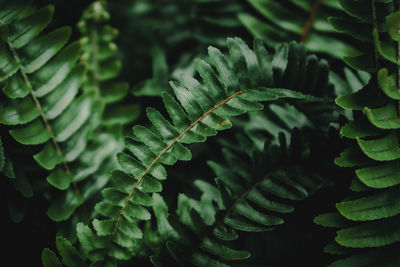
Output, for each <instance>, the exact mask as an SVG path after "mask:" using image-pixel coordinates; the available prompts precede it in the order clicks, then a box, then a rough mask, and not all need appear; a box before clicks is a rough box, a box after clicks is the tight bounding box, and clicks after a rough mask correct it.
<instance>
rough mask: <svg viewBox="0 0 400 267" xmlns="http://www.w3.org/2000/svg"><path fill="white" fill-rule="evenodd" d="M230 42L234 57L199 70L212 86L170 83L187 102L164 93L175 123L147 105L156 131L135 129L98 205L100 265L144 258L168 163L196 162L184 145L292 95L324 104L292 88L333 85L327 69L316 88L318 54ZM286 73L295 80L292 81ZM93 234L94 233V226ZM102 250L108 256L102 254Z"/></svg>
mask: <svg viewBox="0 0 400 267" xmlns="http://www.w3.org/2000/svg"><path fill="white" fill-rule="evenodd" d="M227 44H228V48H229V56H225V55H224V54H222V52H221V51H220V50H218V49H216V48H213V47H210V48H209V49H208V52H209V57H210V63H207V62H206V61H204V60H200V59H198V60H197V62H196V70H197V72H198V73H199V75H200V77H201V78H202V82H203V83H204V86H202V85H201V83H200V82H199V81H198V80H196V79H194V78H192V77H187V76H182V77H181V80H180V82H179V83H178V82H175V81H173V82H171V83H170V85H171V87H172V89H173V91H174V93H175V96H176V98H177V99H178V101H179V102H180V103H178V102H177V100H175V98H174V97H173V96H172V95H170V94H169V93H166V92H165V93H163V94H162V99H163V102H164V105H165V108H166V110H167V113H168V115H169V117H170V118H171V120H172V123H171V122H169V121H168V120H167V119H166V118H165V117H164V116H163V115H162V114H161V113H160V112H159V111H158V110H156V109H154V108H147V110H146V113H147V117H148V118H149V120H150V121H151V123H152V127H151V128H147V127H144V126H140V125H137V126H134V127H133V133H134V137H133V138H129V139H127V141H126V144H127V149H128V150H129V152H130V153H121V154H119V155H118V160H119V163H120V165H121V167H122V168H123V169H124V171H125V172H121V171H115V172H114V173H113V181H114V184H113V187H110V188H106V189H104V190H103V191H102V193H103V196H104V198H105V200H104V201H102V202H100V203H98V204H97V205H96V210H97V212H99V213H100V214H101V215H103V216H105V219H100V220H99V219H95V220H94V221H93V223H92V225H93V227H94V229H95V231H96V234H95V233H93V232H91V234H90V238H91V239H92V240H93V242H97V240H99V239H101V240H103V239H106V240H108V241H109V242H108V243H103V244H102V245H100V247H96V246H93V245H91V246H86V247H85V248H86V249H87V253H89V254H91V253H95V252H98V253H96V256H95V257H93V258H92V260H98V259H99V258H100V259H101V260H103V259H105V260H106V259H107V256H108V257H111V258H117V259H120V260H127V259H129V258H130V257H131V256H132V253H137V252H136V251H138V248H137V246H138V241H136V240H138V239H141V238H142V237H143V233H142V231H141V230H140V228H139V227H138V226H137V223H138V222H139V221H142V220H149V219H150V214H149V212H148V211H147V210H146V209H145V208H144V207H146V206H151V205H152V198H151V197H150V196H149V195H148V194H149V193H156V192H160V191H161V188H162V187H161V184H160V181H162V180H165V179H166V178H167V172H166V169H165V167H164V166H163V165H173V164H175V163H176V161H177V160H183V161H188V160H190V159H191V152H190V150H189V149H188V148H186V147H185V146H184V145H183V144H191V143H195V142H204V141H205V140H206V138H207V137H208V136H212V135H216V134H217V131H219V130H224V129H228V128H230V127H231V123H230V121H229V120H228V119H227V117H232V116H237V115H239V114H242V113H245V112H248V111H249V110H258V109H261V108H262V105H261V104H259V103H258V101H271V100H278V99H284V98H289V99H290V98H294V99H302V100H307V101H320V100H319V99H318V98H316V97H312V96H307V95H303V94H302V93H300V92H297V91H292V90H289V89H291V88H292V87H294V85H293V84H290V83H289V84H287V81H288V80H292V79H293V80H295V79H299V80H300V81H302V83H303V84H304V87H306V88H308V89H309V90H310V91H311V92H313V91H314V90H315V89H321V88H327V85H326V84H324V83H326V82H327V76H328V72H327V70H326V71H325V72H324V71H320V72H319V73H320V76H319V77H317V79H316V80H317V82H315V83H314V87H309V86H310V84H309V83H307V82H308V81H307V79H305V77H304V76H305V73H308V71H307V67H308V66H309V65H307V64H306V62H307V61H306V58H308V59H310V58H311V59H314V57H313V56H306V55H305V53H303V54H302V56H303V57H300V58H299V57H297V56H295V57H293V55H295V54H296V51H304V48H303V47H302V46H299V45H297V44H295V43H291V44H290V45H283V46H281V48H280V49H279V50H278V51H279V52H278V53H277V54H276V55H275V56H274V57H273V58H270V56H269V54H268V53H267V51H266V50H265V48H264V46H263V44H262V43H261V42H260V41H255V42H254V48H253V49H254V50H253V51H252V50H250V49H249V48H248V46H247V45H246V44H245V43H244V42H243V41H242V40H241V39H238V38H235V39H228V40H227ZM299 61H301V62H303V64H304V65H303V67H304V68H305V71H304V70H303V69H302V68H298V69H296V67H297V66H298V62H299ZM317 64H318V63H317ZM321 69H324V61H321ZM324 70H325V69H324ZM265 74H267V75H265ZM286 76H290V78H289V79H284V78H285V77H286ZM317 85H318V86H317ZM261 86H263V87H261ZM286 88H288V89H286ZM297 88H303V87H297ZM318 93H319V94H321V93H322V92H318ZM86 229H89V228H87V226H86ZM85 238H86V237H85ZM110 241H111V242H110ZM100 250H102V251H103V254H105V255H102V256H99V254H100V253H101V252H100ZM104 252H105V253H104Z"/></svg>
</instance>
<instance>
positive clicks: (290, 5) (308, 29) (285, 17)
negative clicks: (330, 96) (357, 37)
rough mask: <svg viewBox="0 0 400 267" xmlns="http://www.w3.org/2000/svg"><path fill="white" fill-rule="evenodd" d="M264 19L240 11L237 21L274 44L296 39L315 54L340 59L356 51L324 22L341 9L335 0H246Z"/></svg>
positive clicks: (269, 43)
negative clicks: (277, 0) (281, 0)
mask: <svg viewBox="0 0 400 267" xmlns="http://www.w3.org/2000/svg"><path fill="white" fill-rule="evenodd" d="M248 2H249V3H250V5H251V6H252V7H253V8H254V9H255V11H256V12H257V13H259V14H260V16H262V17H263V18H264V19H265V21H264V20H260V19H259V18H257V16H255V15H252V14H250V13H244V12H243V13H240V14H239V15H238V18H239V20H240V21H241V23H242V24H243V26H244V27H246V29H247V30H248V31H249V32H250V33H251V34H252V35H253V36H254V37H255V38H259V39H261V40H265V41H266V42H268V45H270V46H272V47H274V46H275V45H276V44H279V43H280V42H288V41H290V40H296V41H300V42H304V44H305V46H306V48H307V49H308V50H309V51H312V52H314V53H324V54H328V55H329V56H331V57H334V58H340V57H342V56H347V55H349V54H354V53H357V50H356V49H355V47H354V46H353V45H352V44H350V43H349V42H348V41H346V40H345V38H340V35H338V34H337V33H336V32H335V30H334V28H333V27H332V26H331V25H330V24H329V22H328V21H327V17H331V16H338V15H340V14H342V13H344V12H343V9H342V8H341V6H340V5H339V4H338V3H337V1H321V0H307V1H295V0H291V1H285V2H276V1H271V0H261V1H259V0H248Z"/></svg>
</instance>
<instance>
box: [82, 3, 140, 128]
mask: <svg viewBox="0 0 400 267" xmlns="http://www.w3.org/2000/svg"><path fill="white" fill-rule="evenodd" d="M109 20H110V14H109V13H108V11H107V2H106V1H95V2H93V3H92V4H91V5H90V6H89V7H88V8H87V9H86V10H85V11H84V12H83V15H82V18H81V20H80V22H79V23H78V28H79V29H80V31H81V33H82V39H81V40H82V43H83V53H82V56H81V62H83V63H84V64H85V65H87V69H88V74H87V79H86V82H85V83H84V85H83V90H84V91H85V92H92V91H93V92H94V93H95V95H96V96H97V99H98V100H99V101H101V102H102V104H103V105H105V111H104V114H103V118H102V121H101V124H102V126H103V127H107V128H113V131H115V132H118V131H117V130H116V129H115V128H118V125H119V126H120V127H121V126H123V125H126V124H129V123H132V122H133V121H134V120H136V119H137V118H138V116H139V105H138V104H124V103H123V100H124V99H125V98H126V97H127V95H128V90H129V84H128V83H127V82H120V81H118V80H116V78H117V76H118V75H119V73H120V71H121V68H122V64H121V62H120V60H119V59H117V58H116V56H115V54H116V52H117V45H116V44H115V43H114V42H113V40H114V39H115V38H116V37H117V35H118V30H117V29H115V28H113V27H111V26H110V25H109V24H108V21H109Z"/></svg>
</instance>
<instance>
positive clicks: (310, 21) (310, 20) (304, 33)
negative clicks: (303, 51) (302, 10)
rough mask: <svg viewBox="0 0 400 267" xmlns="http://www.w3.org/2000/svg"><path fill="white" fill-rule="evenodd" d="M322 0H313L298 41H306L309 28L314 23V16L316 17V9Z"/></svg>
mask: <svg viewBox="0 0 400 267" xmlns="http://www.w3.org/2000/svg"><path fill="white" fill-rule="evenodd" d="M322 1H324V0H315V2H314V4H313V5H312V7H311V10H310V16H309V17H308V20H307V21H306V24H305V25H304V27H303V28H302V29H301V34H300V40H299V42H300V43H305V42H307V38H308V36H309V34H310V31H311V28H312V27H313V25H314V22H315V18H316V17H317V13H318V9H319V7H320V6H321V3H322Z"/></svg>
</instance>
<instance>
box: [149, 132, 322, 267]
mask: <svg viewBox="0 0 400 267" xmlns="http://www.w3.org/2000/svg"><path fill="white" fill-rule="evenodd" d="M238 140H239V144H237V146H238V151H243V152H244V151H246V152H247V153H246V154H247V155H246V154H242V155H238V154H237V153H234V152H233V151H230V150H228V149H223V150H222V153H223V156H224V158H225V161H226V163H224V164H221V163H217V162H213V161H210V162H208V165H209V166H210V167H211V168H212V169H213V171H214V173H215V174H216V176H217V178H215V184H211V183H208V182H206V181H203V180H196V181H195V182H194V186H195V187H196V188H197V189H199V190H200V191H201V198H200V200H196V199H192V198H189V197H187V196H186V195H184V194H180V195H179V198H178V209H177V215H178V217H175V216H172V215H170V216H169V223H170V227H171V226H172V227H173V229H174V230H175V231H176V233H177V236H178V238H176V236H173V235H171V234H170V235H169V236H168V235H167V233H166V231H160V233H161V234H164V238H166V239H168V241H167V243H166V248H167V251H168V253H167V251H161V252H160V253H159V254H158V255H156V256H153V257H152V262H153V263H154V264H155V265H156V266H166V264H167V263H168V262H170V261H171V259H170V257H172V258H173V259H174V260H175V261H176V262H178V263H179V264H180V265H182V266H189V265H190V266H191V265H194V266H210V265H213V266H214V265H215V266H230V262H234V261H238V260H239V261H240V260H246V259H248V258H249V257H250V253H249V252H247V251H241V250H237V249H232V248H230V247H229V242H231V243H232V242H233V241H234V240H236V239H237V238H239V234H238V232H264V231H270V230H273V229H274V228H275V227H277V226H279V225H280V224H282V223H284V219H283V216H285V214H288V213H291V212H293V210H294V207H293V203H295V202H296V201H301V200H303V199H305V198H307V197H308V196H309V194H311V193H313V192H314V191H315V190H317V189H320V188H321V187H323V186H326V185H328V184H329V182H328V181H327V180H326V179H324V178H322V177H321V174H320V173H318V171H317V170H316V171H315V172H310V171H309V169H308V168H307V164H306V161H307V160H310V161H312V159H311V157H310V154H308V153H306V152H305V151H304V150H303V149H306V150H307V149H308V148H307V147H306V146H305V145H304V143H305V142H304V137H301V135H300V131H299V130H298V129H295V130H294V131H293V132H292V135H291V141H290V144H289V146H288V145H287V144H286V139H285V137H284V135H283V134H281V135H279V145H269V143H265V147H264V149H263V150H261V151H260V150H259V149H257V148H256V147H255V146H254V144H253V143H252V142H251V141H250V140H248V139H247V138H245V137H244V136H240V138H239V139H238ZM300 147H301V148H300ZM305 173H307V175H303V174H305ZM158 198H159V197H156V198H155V200H156V201H157V203H158V205H160V203H161V202H160V201H159V200H158ZM155 214H156V217H157V222H158V223H159V224H162V225H165V222H164V223H163V218H165V217H166V209H164V212H160V211H158V212H156V213H155ZM167 225H168V224H167ZM163 228H166V227H165V226H164V227H163ZM168 254H169V255H170V256H168Z"/></svg>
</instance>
